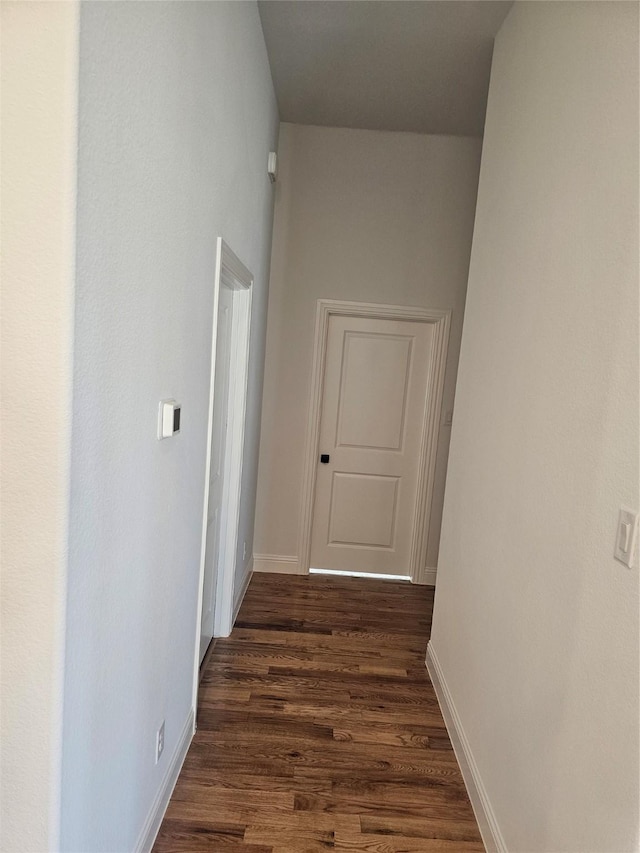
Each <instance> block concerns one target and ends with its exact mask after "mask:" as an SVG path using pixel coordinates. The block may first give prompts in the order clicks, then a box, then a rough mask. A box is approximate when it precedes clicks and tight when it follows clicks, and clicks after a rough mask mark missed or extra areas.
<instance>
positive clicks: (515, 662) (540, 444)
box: [432, 2, 639, 853]
mask: <svg viewBox="0 0 640 853" xmlns="http://www.w3.org/2000/svg"><path fill="white" fill-rule="evenodd" d="M621 504H627V505H629V506H631V507H635V508H636V509H637V508H638V504H639V496H638V6H637V4H635V3H615V2H604V3H597V2H566V3H563V2H549V3H546V2H533V3H516V5H515V6H514V8H513V10H512V11H511V12H510V14H509V17H508V18H507V20H506V22H505V24H504V25H503V27H502V30H501V32H500V33H499V35H498V39H497V42H496V48H495V53H494V63H493V71H492V77H491V87H490V95H489V106H488V114H487V121H486V130H485V137H484V148H483V155H482V166H481V175H480V187H479V195H478V210H477V215H476V225H475V232H474V239H473V250H472V257H471V268H470V274H469V291H468V296H467V307H466V315H465V324H464V334H463V341H462V351H461V357H460V370H459V379H458V389H457V397H456V413H455V416H454V424H453V435H452V440H451V453H450V458H449V472H448V477H447V488H446V498H445V511H444V521H443V528H442V540H441V547H440V567H439V575H438V587H437V592H436V601H435V616H434V625H433V634H432V650H433V651H434V652H435V653H436V656H437V660H438V662H439V664H440V667H441V671H442V673H443V675H444V677H445V680H446V683H447V686H448V688H449V691H450V693H451V696H452V699H453V702H454V705H455V708H456V710H457V712H458V715H459V718H460V721H461V724H462V728H463V730H464V733H465V734H466V737H467V739H468V743H469V746H470V749H471V753H472V755H473V758H474V759H475V762H476V765H477V769H478V773H479V776H480V779H481V781H482V783H483V785H484V788H485V791H486V794H487V796H488V798H489V801H490V803H491V805H492V807H493V812H494V816H495V819H496V820H497V824H498V827H499V830H500V831H501V833H502V836H503V839H504V842H505V845H506V848H507V849H508V850H509V851H512V853H516V851H518V853H525V851H526V853H534V852H535V851H540V853H549V851H576V853H577V851H580V853H604V851H607V853H611V852H612V851H616V853H622V851H632V850H637V849H638V570H637V569H634V570H630V569H628V568H626V567H625V566H624V565H622V564H621V563H619V562H616V561H615V560H614V558H613V548H614V541H615V534H616V524H617V514H618V507H619V506H620V505H621Z"/></svg>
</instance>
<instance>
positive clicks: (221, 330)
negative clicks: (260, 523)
mask: <svg viewBox="0 0 640 853" xmlns="http://www.w3.org/2000/svg"><path fill="white" fill-rule="evenodd" d="M232 330H233V291H232V290H231V289H230V288H229V287H227V286H226V285H225V284H224V282H221V283H220V292H219V296H218V332H217V339H216V361H215V365H216V366H215V379H214V386H213V387H214V392H213V393H214V396H213V400H214V402H213V422H212V429H211V465H210V468H209V501H208V505H207V532H206V537H207V539H206V546H205V558H204V578H203V592H202V621H201V628H200V661H201V662H202V658H203V657H204V655H205V652H206V651H207V647H208V646H209V643H210V642H211V639H212V637H213V626H214V615H215V602H216V581H217V578H218V569H219V565H220V560H221V555H224V553H225V547H224V545H225V543H224V542H223V541H222V539H223V538H224V531H225V529H226V519H225V518H224V515H225V510H226V506H227V500H226V498H227V495H226V493H225V492H226V488H225V484H226V482H227V476H225V473H226V469H227V468H228V465H227V453H226V450H227V447H226V445H227V434H228V429H227V426H228V421H229V381H230V375H231V349H232Z"/></svg>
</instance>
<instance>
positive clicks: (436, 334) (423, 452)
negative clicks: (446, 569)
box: [298, 299, 451, 583]
mask: <svg viewBox="0 0 640 853" xmlns="http://www.w3.org/2000/svg"><path fill="white" fill-rule="evenodd" d="M332 315H338V316H342V317H367V318H371V319H378V320H411V321H413V322H418V323H430V324H432V325H433V337H432V342H431V363H430V370H429V378H428V383H427V397H426V408H425V413H424V418H423V428H422V435H421V438H420V449H419V455H418V485H417V489H418V491H417V501H416V514H415V518H414V524H413V531H412V535H411V548H410V559H409V570H410V574H411V579H412V580H413V581H414V582H415V583H425V582H426V581H425V576H426V570H425V563H426V558H427V544H428V543H427V536H428V533H427V531H428V522H429V516H430V513H431V503H432V500H433V483H434V473H435V464H436V452H437V447H438V432H439V425H440V412H441V408H442V394H443V390H444V374H445V367H446V363H447V347H448V344H449V327H450V324H451V312H450V311H443V310H440V309H430V308H415V307H405V306H401V305H379V304H377V303H373V302H342V301H339V300H335V299H319V300H318V303H317V309H316V327H315V338H314V345H313V366H312V373H311V392H310V397H309V414H308V419H307V436H306V443H305V463H304V473H303V478H302V509H301V513H300V527H299V530H298V553H299V555H300V566H299V573H301V574H306V573H307V572H308V571H309V566H310V561H311V528H312V524H313V504H314V498H315V488H316V472H317V463H316V460H317V458H318V450H319V440H320V416H321V408H322V394H323V390H324V389H323V379H324V365H325V359H326V352H327V334H328V331H329V320H330V318H331V316H332Z"/></svg>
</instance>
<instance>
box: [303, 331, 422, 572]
mask: <svg viewBox="0 0 640 853" xmlns="http://www.w3.org/2000/svg"><path fill="white" fill-rule="evenodd" d="M432 335H433V329H432V326H431V324H429V323H420V322H412V321H405V320H383V319H369V318H364V317H344V316H332V317H331V318H330V321H329V329H328V339H327V350H326V359H325V368H324V381H323V396H322V414H321V420H320V454H319V458H318V471H317V478H316V490H315V502H314V512H313V524H312V534H311V566H312V567H313V568H318V569H334V570H339V571H348V572H365V573H371V574H387V575H398V576H405V577H406V576H408V575H410V574H411V572H410V548H411V533H412V530H413V523H414V516H415V512H416V499H417V487H418V467H419V465H418V459H419V452H420V439H421V435H422V429H423V423H424V417H425V410H426V402H427V400H426V397H427V389H428V377H429V369H430V359H431V341H432ZM327 457H328V459H327ZM321 460H325V461H321Z"/></svg>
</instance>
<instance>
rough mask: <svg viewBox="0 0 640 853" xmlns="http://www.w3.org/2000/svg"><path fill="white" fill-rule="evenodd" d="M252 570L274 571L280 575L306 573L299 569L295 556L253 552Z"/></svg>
mask: <svg viewBox="0 0 640 853" xmlns="http://www.w3.org/2000/svg"><path fill="white" fill-rule="evenodd" d="M253 571H254V572H274V573H275V574H281V575H306V574H307V573H306V572H302V571H300V566H299V563H298V558H297V557H282V556H280V555H277V554H254V555H253Z"/></svg>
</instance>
